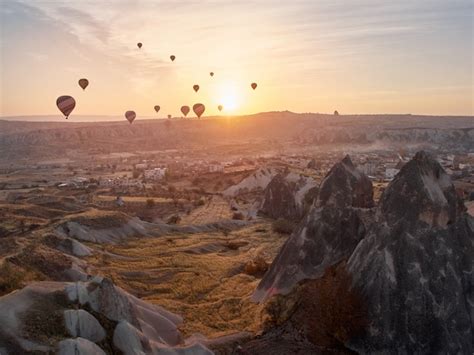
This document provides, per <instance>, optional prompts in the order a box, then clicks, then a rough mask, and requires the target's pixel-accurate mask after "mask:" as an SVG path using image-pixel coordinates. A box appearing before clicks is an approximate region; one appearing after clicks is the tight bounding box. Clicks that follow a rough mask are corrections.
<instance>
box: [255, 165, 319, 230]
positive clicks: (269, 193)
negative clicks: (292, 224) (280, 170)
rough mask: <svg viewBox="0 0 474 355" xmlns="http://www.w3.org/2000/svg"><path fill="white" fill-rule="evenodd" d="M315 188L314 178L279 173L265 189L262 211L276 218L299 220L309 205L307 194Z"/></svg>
mask: <svg viewBox="0 0 474 355" xmlns="http://www.w3.org/2000/svg"><path fill="white" fill-rule="evenodd" d="M314 188H316V182H315V181H314V180H313V179H312V178H309V177H305V176H302V175H299V174H295V173H287V174H277V175H276V176H275V177H274V178H273V179H272V181H271V182H270V183H269V184H268V186H267V188H266V189H265V191H264V197H263V200H262V203H261V206H260V213H261V214H263V215H265V216H268V217H270V218H274V219H278V218H284V219H288V220H292V221H299V220H300V219H301V218H302V217H303V215H304V213H305V208H306V207H307V206H308V205H309V203H308V202H307V201H306V196H307V194H310V193H311V192H312V189H314Z"/></svg>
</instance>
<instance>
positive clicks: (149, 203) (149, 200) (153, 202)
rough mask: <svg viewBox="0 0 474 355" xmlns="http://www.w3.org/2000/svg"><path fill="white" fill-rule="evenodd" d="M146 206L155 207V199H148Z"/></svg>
mask: <svg viewBox="0 0 474 355" xmlns="http://www.w3.org/2000/svg"><path fill="white" fill-rule="evenodd" d="M146 207H147V208H153V207H155V200H154V199H152V198H149V199H147V200H146Z"/></svg>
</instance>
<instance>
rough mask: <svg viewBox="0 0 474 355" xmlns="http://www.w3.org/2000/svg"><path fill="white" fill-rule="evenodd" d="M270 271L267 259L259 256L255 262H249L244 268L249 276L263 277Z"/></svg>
mask: <svg viewBox="0 0 474 355" xmlns="http://www.w3.org/2000/svg"><path fill="white" fill-rule="evenodd" d="M267 270H268V263H267V262H266V261H265V259H264V258H263V257H262V256H261V255H258V256H257V257H256V258H255V259H254V260H250V261H248V262H247V263H246V264H245V266H244V272H245V273H246V274H247V275H252V276H255V277H262V276H263V275H264V274H265V273H266V272H267Z"/></svg>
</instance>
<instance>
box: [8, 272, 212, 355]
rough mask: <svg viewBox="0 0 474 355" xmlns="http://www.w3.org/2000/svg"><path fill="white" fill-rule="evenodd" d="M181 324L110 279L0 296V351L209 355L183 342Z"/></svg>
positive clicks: (35, 287) (40, 286)
mask: <svg viewBox="0 0 474 355" xmlns="http://www.w3.org/2000/svg"><path fill="white" fill-rule="evenodd" d="M181 322H182V319H181V317H179V316H177V315H175V314H173V313H170V312H168V311H166V310H164V309H163V308H161V307H158V306H154V305H151V304H149V303H147V302H145V301H142V300H140V299H138V298H136V297H134V296H132V295H130V294H128V293H127V292H125V291H123V290H122V289H120V288H118V287H116V286H114V285H113V283H112V282H111V281H110V280H108V279H102V278H100V277H95V278H94V279H92V280H91V281H88V282H73V283H71V282H47V281H43V282H36V283H33V284H30V285H29V286H27V287H25V288H24V289H22V290H19V291H17V292H13V293H11V294H9V295H6V296H4V297H2V298H0V353H1V354H20V353H27V352H45V353H49V352H58V353H59V354H105V353H110V352H111V351H113V352H116V351H118V350H120V351H121V352H122V353H123V354H130V355H131V354H156V353H161V352H163V353H170V354H171V353H172V354H193V355H194V354H199V355H200V354H203V355H204V354H211V352H210V351H209V350H208V349H206V348H205V347H204V346H203V345H201V344H199V343H193V344H185V343H184V341H183V339H182V337H181V335H180V333H179V331H178V329H177V327H178V325H179V324H180V323H181Z"/></svg>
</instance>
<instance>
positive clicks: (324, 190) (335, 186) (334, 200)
mask: <svg viewBox="0 0 474 355" xmlns="http://www.w3.org/2000/svg"><path fill="white" fill-rule="evenodd" d="M326 205H332V206H334V207H349V206H350V207H362V208H370V207H373V206H374V200H373V190H372V182H371V181H370V179H369V178H368V177H367V176H366V175H365V174H363V173H362V172H360V171H359V170H357V168H356V167H355V166H354V164H353V163H352V161H351V158H350V157H349V156H348V155H347V156H346V157H345V158H344V159H342V160H341V161H340V162H339V163H337V164H335V165H334V166H333V167H332V168H331V170H330V171H329V173H328V174H327V175H326V177H325V178H324V180H323V182H322V183H321V187H320V189H319V194H318V199H317V201H316V206H318V207H322V206H326Z"/></svg>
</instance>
